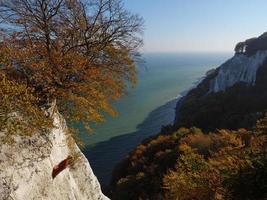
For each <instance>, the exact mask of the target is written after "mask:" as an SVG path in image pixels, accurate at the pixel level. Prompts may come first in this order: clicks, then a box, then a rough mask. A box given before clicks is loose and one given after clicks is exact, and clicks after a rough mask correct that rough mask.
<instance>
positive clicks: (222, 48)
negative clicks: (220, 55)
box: [125, 0, 267, 52]
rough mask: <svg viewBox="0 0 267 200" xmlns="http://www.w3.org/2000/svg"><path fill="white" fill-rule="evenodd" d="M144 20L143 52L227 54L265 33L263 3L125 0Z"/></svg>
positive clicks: (266, 20) (266, 4) (266, 8)
mask: <svg viewBox="0 0 267 200" xmlns="http://www.w3.org/2000/svg"><path fill="white" fill-rule="evenodd" d="M125 7H126V8H127V9H128V10H129V11H131V12H133V13H136V14H139V15H141V16H142V17H143V18H144V21H145V29H144V46H143V48H142V51H144V52H231V51H233V49H234V46H235V44H236V43H237V42H239V41H243V40H246V39H248V38H251V37H256V36H259V35H261V34H262V33H264V32H265V31H267V0H125Z"/></svg>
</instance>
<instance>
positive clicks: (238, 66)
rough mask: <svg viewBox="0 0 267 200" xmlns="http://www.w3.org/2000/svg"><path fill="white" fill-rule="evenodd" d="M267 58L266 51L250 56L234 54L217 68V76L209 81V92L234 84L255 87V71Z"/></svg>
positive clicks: (223, 89) (218, 90) (222, 89)
mask: <svg viewBox="0 0 267 200" xmlns="http://www.w3.org/2000/svg"><path fill="white" fill-rule="evenodd" d="M266 58H267V51H258V52H256V54H254V55H252V56H247V55H244V54H236V55H235V56H234V57H233V58H231V59H230V60H228V61H227V62H225V63H224V64H223V65H221V66H220V67H219V72H218V74H217V76H216V77H215V78H214V79H212V80H211V83H210V90H209V92H220V91H225V89H227V88H229V87H232V86H233V85H235V84H236V83H241V82H243V83H246V84H248V85H255V82H256V76H257V71H258V69H259V67H260V66H261V65H262V64H263V62H264V60H265V59H266Z"/></svg>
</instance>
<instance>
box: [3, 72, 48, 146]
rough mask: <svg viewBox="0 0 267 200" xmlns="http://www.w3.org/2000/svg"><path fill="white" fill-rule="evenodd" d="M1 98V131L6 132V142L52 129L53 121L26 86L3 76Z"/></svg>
mask: <svg viewBox="0 0 267 200" xmlns="http://www.w3.org/2000/svg"><path fill="white" fill-rule="evenodd" d="M0 96H1V99H0V131H4V133H5V138H4V140H5V141H6V142H13V140H12V138H13V135H23V136H31V135H32V134H34V133H36V132H41V131H44V130H46V129H48V128H51V127H52V120H51V119H50V118H48V117H47V116H45V113H44V112H43V110H41V109H40V108H39V107H38V105H37V98H36V97H34V96H33V94H32V90H31V89H29V88H27V87H26V85H22V84H17V83H16V82H14V81H11V80H8V79H7V78H6V77H5V76H2V77H1V78H0Z"/></svg>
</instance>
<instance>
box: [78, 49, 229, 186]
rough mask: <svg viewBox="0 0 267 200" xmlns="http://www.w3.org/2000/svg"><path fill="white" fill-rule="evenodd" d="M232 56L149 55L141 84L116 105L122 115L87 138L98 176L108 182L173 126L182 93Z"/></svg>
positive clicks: (141, 72) (88, 152)
mask: <svg viewBox="0 0 267 200" xmlns="http://www.w3.org/2000/svg"><path fill="white" fill-rule="evenodd" d="M230 56H231V55H230V54H229V53H216V54H215V53H213V54H208V53H201V54H200V53H199V54H196V53H194V54H192V53H191V54H185V53H184V54H146V55H144V60H145V65H142V66H139V67H138V80H139V81H138V85H137V87H136V88H134V89H132V90H130V92H129V95H128V96H126V97H123V98H122V99H120V100H119V101H118V102H116V103H115V104H114V106H115V108H116V109H117V111H118V113H119V115H118V117H116V118H111V117H108V118H107V121H106V123H104V124H100V125H98V126H97V127H96V128H95V132H94V133H93V134H92V135H90V136H85V135H86V134H85V133H84V134H83V137H84V139H85V140H86V149H85V150H84V154H85V155H86V157H87V158H88V160H89V162H90V164H91V166H92V168H93V170H94V172H95V174H96V176H97V177H98V179H99V180H100V182H101V183H102V185H107V184H108V183H109V179H110V175H111V172H112V169H113V168H114V166H115V165H116V164H117V163H118V162H119V161H120V160H121V159H122V158H123V157H125V156H126V155H127V153H128V152H130V151H131V150H132V149H133V148H134V147H135V146H136V145H137V144H138V143H140V142H141V141H142V140H143V139H145V138H146V137H148V136H151V135H154V134H156V133H157V132H158V131H159V130H160V128H161V126H162V125H166V124H169V123H172V121H173V120H174V108H175V105H176V102H177V100H178V98H177V97H179V94H180V93H182V92H183V91H186V90H188V89H189V88H191V87H193V86H194V84H196V82H197V81H199V80H200V79H201V78H202V77H204V75H205V72H206V71H208V70H209V69H212V68H215V67H217V66H219V65H220V64H222V63H223V62H224V61H225V60H226V59H227V58H229V57H230Z"/></svg>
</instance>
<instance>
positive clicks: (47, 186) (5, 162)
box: [0, 112, 108, 200]
mask: <svg viewBox="0 0 267 200" xmlns="http://www.w3.org/2000/svg"><path fill="white" fill-rule="evenodd" d="M53 118H54V126H55V127H54V128H53V130H52V131H51V132H50V133H47V134H45V135H44V134H34V136H33V137H31V138H29V137H21V136H16V137H15V142H14V143H13V144H12V145H8V144H3V143H1V141H2V140H1V137H4V133H1V134H0V145H1V149H0V199H1V200H2V199H3V200H9V199H10V200H11V199H12V200H26V199H27V200H35V199H36V200H40V199H42V200H61V199H62V200H67V199H71V200H74V199H77V200H106V199H108V198H107V197H106V196H105V195H103V193H102V191H101V188H100V184H99V182H98V180H97V178H96V176H95V175H94V173H93V171H92V169H91V167H90V164H89V162H88V161H87V159H86V158H85V156H84V155H83V154H82V153H81V151H80V150H79V148H78V146H77V145H76V143H75V142H74V141H72V138H70V137H68V134H67V127H66V122H65V120H64V119H63V118H62V116H61V115H60V114H59V113H58V112H54V114H53ZM69 155H76V157H75V159H74V162H73V164H72V165H70V166H68V167H67V168H66V169H65V170H63V171H62V172H61V173H60V174H59V175H57V177H55V179H52V170H53V167H54V166H55V165H57V164H58V163H60V162H61V161H62V160H64V159H66V157H68V156H69Z"/></svg>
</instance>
